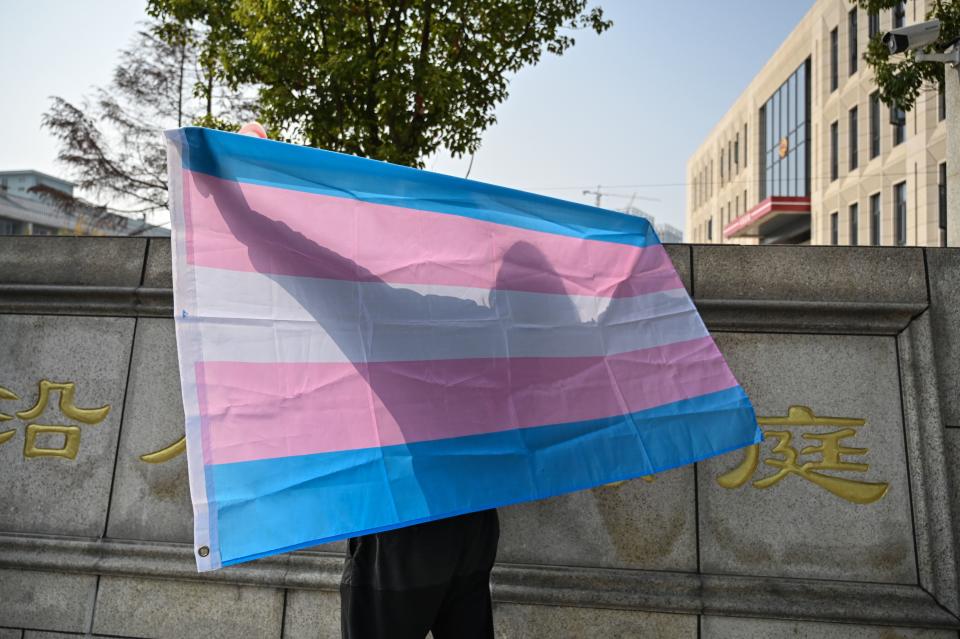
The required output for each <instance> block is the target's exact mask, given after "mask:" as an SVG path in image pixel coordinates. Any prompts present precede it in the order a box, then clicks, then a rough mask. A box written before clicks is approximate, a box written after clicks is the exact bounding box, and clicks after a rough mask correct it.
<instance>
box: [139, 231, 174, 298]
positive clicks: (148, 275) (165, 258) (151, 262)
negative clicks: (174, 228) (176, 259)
mask: <svg viewBox="0 0 960 639" xmlns="http://www.w3.org/2000/svg"><path fill="white" fill-rule="evenodd" d="M172 267H173V263H172V261H171V258H170V238H168V237H154V238H150V244H149V245H148V246H147V265H146V268H144V270H143V285H144V286H146V287H148V288H171V287H172V286H173V275H172Z"/></svg>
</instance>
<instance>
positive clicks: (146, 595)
mask: <svg viewBox="0 0 960 639" xmlns="http://www.w3.org/2000/svg"><path fill="white" fill-rule="evenodd" d="M282 617H283V591H282V590H278V589H272V588H254V587H250V586H231V585H224V584H215V583H209V582H208V583H203V582H184V581H161V580H151V579H136V578H127V577H106V576H105V577H101V578H100V587H99V589H98V590H97V603H96V611H95V615H94V624H93V632H95V633H100V634H104V635H121V636H126V637H166V638H169V639H179V638H181V637H182V638H193V637H204V638H205V639H217V638H219V637H223V638H224V639H234V638H235V637H264V638H267V637H280V628H281V623H282Z"/></svg>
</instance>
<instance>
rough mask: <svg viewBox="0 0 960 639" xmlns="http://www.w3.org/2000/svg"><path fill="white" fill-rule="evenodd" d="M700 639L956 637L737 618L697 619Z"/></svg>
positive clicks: (925, 631) (953, 632) (929, 631)
mask: <svg viewBox="0 0 960 639" xmlns="http://www.w3.org/2000/svg"><path fill="white" fill-rule="evenodd" d="M700 628H701V633H700V636H701V637H702V639H768V638H769V637H790V638H791V639H956V637H957V632H956V630H933V629H924V628H892V627H889V626H853V625H848V624H841V623H817V622H811V621H777V620H773V619H743V618H739V617H707V616H704V617H703V618H702V619H701V626H700Z"/></svg>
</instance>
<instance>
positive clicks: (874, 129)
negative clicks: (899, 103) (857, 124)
mask: <svg viewBox="0 0 960 639" xmlns="http://www.w3.org/2000/svg"><path fill="white" fill-rule="evenodd" d="M878 155H880V94H879V93H878V92H876V91H874V92H873V93H871V94H870V159H871V160H872V159H873V158H875V157H877V156H878Z"/></svg>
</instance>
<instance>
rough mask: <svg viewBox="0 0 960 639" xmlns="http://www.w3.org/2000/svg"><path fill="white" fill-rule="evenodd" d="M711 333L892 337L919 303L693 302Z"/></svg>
mask: <svg viewBox="0 0 960 639" xmlns="http://www.w3.org/2000/svg"><path fill="white" fill-rule="evenodd" d="M694 303H695V304H696V307H697V310H699V311H700V316H701V317H702V318H703V322H704V323H705V324H706V325H707V327H708V328H709V329H710V330H711V331H738V332H756V331H762V332H767V333H845V334H854V335H897V334H899V333H900V332H901V331H902V330H903V329H905V328H906V327H907V326H908V325H909V324H910V322H911V321H912V320H913V319H914V318H915V317H917V316H919V315H920V314H922V313H923V312H924V311H925V310H926V309H927V305H926V304H925V303H908V302H899V303H898V302H839V301H831V302H825V301H821V300H816V301H798V300H792V299H790V300H780V299H776V300H775V299H709V298H708V299H704V298H695V299H694Z"/></svg>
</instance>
